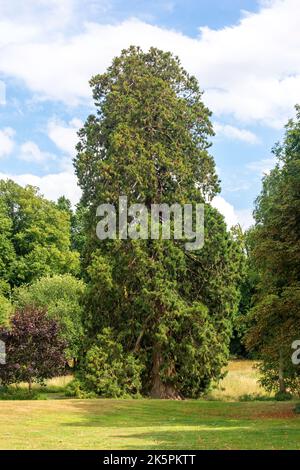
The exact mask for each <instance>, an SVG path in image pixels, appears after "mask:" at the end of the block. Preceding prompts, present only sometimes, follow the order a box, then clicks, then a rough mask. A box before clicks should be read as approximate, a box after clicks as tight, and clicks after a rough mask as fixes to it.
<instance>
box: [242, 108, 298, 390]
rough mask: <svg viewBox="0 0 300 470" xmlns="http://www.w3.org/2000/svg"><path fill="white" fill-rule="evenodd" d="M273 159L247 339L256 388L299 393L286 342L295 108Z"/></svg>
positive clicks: (289, 335)
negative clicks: (254, 358)
mask: <svg viewBox="0 0 300 470" xmlns="http://www.w3.org/2000/svg"><path fill="white" fill-rule="evenodd" d="M296 110H297V115H296V119H295V120H290V121H289V123H288V124H287V126H286V134H285V139H284V142H283V144H282V145H277V146H276V147H275V149H274V153H275V155H276V157H277V165H276V167H275V168H274V170H272V171H271V173H270V174H269V175H267V176H265V178H264V180H263V189H262V192H261V194H260V196H259V197H258V199H257V201H256V211H255V218H256V226H255V229H254V233H253V241H254V248H253V251H252V259H253V263H254V265H255V268H256V270H257V272H258V274H259V282H258V286H257V294H256V296H255V304H254V307H253V308H252V310H251V312H250V318H249V321H250V324H251V327H250V329H249V331H248V334H247V345H248V348H249V349H252V350H258V351H259V353H260V357H261V358H262V360H263V362H262V365H261V372H262V383H263V385H264V386H265V387H266V388H267V389H270V390H273V389H274V390H278V389H279V390H280V392H282V393H285V391H286V389H290V390H292V391H298V392H299V384H300V373H299V366H296V365H294V364H293V363H292V360H291V356H292V352H293V350H292V349H291V346H292V342H293V341H294V340H297V339H299V331H300V108H299V107H297V108H296Z"/></svg>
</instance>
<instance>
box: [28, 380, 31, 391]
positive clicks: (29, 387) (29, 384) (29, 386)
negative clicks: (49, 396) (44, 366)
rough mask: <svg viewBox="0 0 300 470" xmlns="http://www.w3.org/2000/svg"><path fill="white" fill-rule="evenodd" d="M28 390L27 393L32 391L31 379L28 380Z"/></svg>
mask: <svg viewBox="0 0 300 470" xmlns="http://www.w3.org/2000/svg"><path fill="white" fill-rule="evenodd" d="M28 390H29V393H31V392H32V380H31V379H29V380H28Z"/></svg>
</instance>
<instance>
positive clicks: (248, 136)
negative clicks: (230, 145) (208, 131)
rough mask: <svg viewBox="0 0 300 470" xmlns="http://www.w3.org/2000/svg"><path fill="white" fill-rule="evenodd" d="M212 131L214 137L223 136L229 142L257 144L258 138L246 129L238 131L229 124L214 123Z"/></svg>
mask: <svg viewBox="0 0 300 470" xmlns="http://www.w3.org/2000/svg"><path fill="white" fill-rule="evenodd" d="M214 130H215V133H216V136H217V137H218V136H224V137H225V138H227V139H229V140H239V141H242V142H246V143H248V144H259V142H260V141H259V139H258V137H257V136H256V135H255V134H254V133H253V132H251V131H248V130H247V129H239V128H238V127H234V126H230V125H229V124H221V123H219V122H215V123H214Z"/></svg>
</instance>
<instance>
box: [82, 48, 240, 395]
mask: <svg viewBox="0 0 300 470" xmlns="http://www.w3.org/2000/svg"><path fill="white" fill-rule="evenodd" d="M91 85H92V87H93V94H94V99H95V105H96V108H97V114H96V115H92V116H90V117H89V118H88V119H87V122H86V124H85V126H84V128H83V129H82V130H81V131H80V134H79V135H80V143H79V144H78V147H77V148H78V155H77V158H76V159H75V167H76V172H77V175H78V179H79V184H80V186H81V188H82V190H83V197H82V204H83V205H84V206H85V207H86V208H87V212H86V217H85V226H86V243H85V246H84V257H83V266H84V269H85V272H86V275H87V280H88V284H89V286H88V292H87V295H86V297H85V324H86V327H87V330H88V335H89V337H90V338H94V339H95V344H97V339H96V338H97V335H99V333H100V335H101V334H103V331H104V329H105V328H113V330H114V331H115V332H116V336H117V338H116V340H117V342H118V343H120V344H121V345H122V349H123V351H124V352H125V353H126V354H127V355H130V354H135V356H136V357H137V358H138V360H139V362H140V363H142V365H143V373H142V376H141V379H142V390H143V392H144V393H150V394H151V395H152V396H155V397H178V396H191V397H197V396H199V395H200V394H201V393H202V392H203V391H204V390H205V389H206V388H207V387H208V386H209V383H210V381H211V379H218V378H220V377H221V375H222V373H221V370H222V367H223V366H224V365H225V363H226V361H227V357H228V346H229V341H230V335H231V326H232V318H233V315H234V313H235V310H236V306H237V302H238V290H237V288H236V284H237V282H238V280H239V277H240V272H241V259H242V250H241V246H240V244H239V243H238V241H237V240H236V239H235V237H234V236H233V235H232V234H230V233H228V232H227V230H226V225H225V223H224V219H223V217H222V216H221V215H220V214H219V213H218V212H217V210H215V209H213V208H212V207H211V205H210V204H209V202H207V201H209V200H210V199H211V198H212V197H213V196H214V195H215V194H216V193H217V192H218V191H219V182H218V178H217V176H216V173H215V166H214V161H213V158H212V156H211V155H210V154H209V152H208V149H209V146H210V143H209V138H210V136H211V135H212V134H213V131H212V126H211V123H210V119H209V118H210V112H209V111H208V110H207V108H206V107H205V106H204V104H203V102H202V98H201V96H202V93H201V91H200V90H199V86H198V83H197V81H196V79H195V78H194V77H191V76H189V75H188V74H187V72H186V71H185V70H184V69H183V68H182V67H181V65H180V63H179V60H178V59H177V58H176V57H173V56H172V55H171V54H169V53H164V52H162V51H159V50H157V49H153V48H152V49H150V51H149V52H147V53H144V52H142V51H141V50H140V49H139V48H135V47H131V48H130V49H129V50H126V51H123V52H122V54H121V55H120V57H117V58H116V59H114V61H113V63H112V65H111V66H110V67H109V68H108V70H107V72H106V73H105V74H103V75H98V76H96V77H94V78H93V79H92V81H91ZM121 195H126V196H127V197H128V204H132V203H137V202H139V203H141V202H142V203H144V204H145V205H146V207H147V208H150V206H151V204H153V203H156V204H161V203H168V204H172V203H173V202H176V203H179V204H184V203H193V204H195V203H197V202H198V203H205V202H206V204H205V246H204V248H203V249H202V250H197V251H193V252H186V251H185V249H184V244H183V242H182V241H179V240H177V241H174V240H161V239H159V240H150V239H149V240H132V239H130V240H129V239H127V240H105V241H101V242H99V240H98V239H97V238H96V230H95V229H96V222H97V220H96V208H97V206H98V205H99V204H101V203H112V204H115V206H116V207H118V200H119V196H121ZM83 368H85V366H83Z"/></svg>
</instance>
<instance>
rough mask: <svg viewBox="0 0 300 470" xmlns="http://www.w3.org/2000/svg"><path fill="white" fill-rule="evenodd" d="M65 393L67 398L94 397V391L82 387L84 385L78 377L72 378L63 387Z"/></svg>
mask: <svg viewBox="0 0 300 470" xmlns="http://www.w3.org/2000/svg"><path fill="white" fill-rule="evenodd" d="M65 395H66V397H69V398H96V397H97V395H96V394H95V393H94V392H88V391H87V390H85V389H84V385H83V384H82V382H81V381H80V380H79V379H74V380H72V382H70V383H69V384H68V385H67V386H66V389H65Z"/></svg>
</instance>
